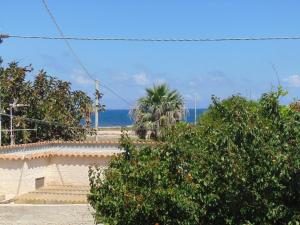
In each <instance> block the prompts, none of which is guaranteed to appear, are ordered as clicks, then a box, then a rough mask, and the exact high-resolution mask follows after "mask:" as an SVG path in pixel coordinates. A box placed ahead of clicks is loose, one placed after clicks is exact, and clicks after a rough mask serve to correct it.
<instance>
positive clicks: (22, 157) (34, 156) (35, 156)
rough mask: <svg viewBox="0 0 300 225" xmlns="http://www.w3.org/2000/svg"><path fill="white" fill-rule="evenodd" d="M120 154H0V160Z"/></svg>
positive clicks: (111, 154) (101, 156)
mask: <svg viewBox="0 0 300 225" xmlns="http://www.w3.org/2000/svg"><path fill="white" fill-rule="evenodd" d="M117 154H120V153H117V152H99V153H92V152H43V153H33V154H28V155H19V154H15V155H8V154H0V159H4V160H32V159H38V158H51V157H98V158H107V157H110V156H113V155H117Z"/></svg>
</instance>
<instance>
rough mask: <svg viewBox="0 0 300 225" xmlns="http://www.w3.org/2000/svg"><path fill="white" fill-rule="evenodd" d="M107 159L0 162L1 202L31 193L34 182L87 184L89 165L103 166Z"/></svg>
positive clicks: (43, 159)
mask: <svg viewBox="0 0 300 225" xmlns="http://www.w3.org/2000/svg"><path fill="white" fill-rule="evenodd" d="M109 160H110V157H103V158H98V157H70V156H62V157H53V158H38V159H32V160H4V159H0V196H1V195H4V196H5V199H10V198H12V197H14V196H17V195H21V194H24V193H28V192H30V191H34V190H35V179H37V178H41V177H44V178H45V185H88V184H89V182H88V168H89V165H93V164H98V165H100V166H102V167H106V166H107V164H108V161H109Z"/></svg>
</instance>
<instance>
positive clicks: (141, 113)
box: [131, 84, 185, 139]
mask: <svg viewBox="0 0 300 225" xmlns="http://www.w3.org/2000/svg"><path fill="white" fill-rule="evenodd" d="M184 113H185V112H184V102H183V98H182V96H181V95H180V94H179V93H178V92H177V91H176V90H170V89H169V87H168V86H167V85H166V84H161V85H154V86H153V87H152V88H147V89H146V96H145V97H142V98H140V99H139V100H138V103H137V106H136V107H135V108H134V109H133V110H132V111H131V115H132V117H133V119H134V127H135V130H136V133H137V135H138V136H139V137H140V138H145V137H146V135H147V134H149V136H150V137H151V138H154V139H156V138H158V137H161V136H163V134H162V133H163V131H164V128H166V127H168V126H170V125H172V124H175V123H176V122H178V121H180V120H181V119H182V118H183V116H184Z"/></svg>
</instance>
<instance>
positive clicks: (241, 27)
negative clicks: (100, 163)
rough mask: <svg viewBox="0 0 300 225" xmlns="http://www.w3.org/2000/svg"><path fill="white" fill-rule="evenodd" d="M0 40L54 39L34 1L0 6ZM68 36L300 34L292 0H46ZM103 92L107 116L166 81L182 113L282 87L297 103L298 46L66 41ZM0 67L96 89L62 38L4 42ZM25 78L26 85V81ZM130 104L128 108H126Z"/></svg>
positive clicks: (4, 0)
mask: <svg viewBox="0 0 300 225" xmlns="http://www.w3.org/2000/svg"><path fill="white" fill-rule="evenodd" d="M0 3H1V4H0V7H1V13H0V33H5V34H16V35H45V36H47V35H49V36H59V34H58V32H57V30H56V28H55V26H54V24H53V23H52V21H51V19H50V17H49V15H48V14H47V12H46V10H45V8H44V6H43V4H42V1H41V0H30V1H20V0H1V1H0ZM48 5H49V8H50V9H51V11H52V13H53V14H54V16H55V17H56V20H57V22H58V24H59V25H60V27H61V29H62V30H63V32H64V33H65V35H66V36H78V37H82V36H85V37H86V36H87V37H93V36H102V37H130V38H228V37H260V36H262V37H265V36H300V13H299V8H300V1H299V0H285V1H282V0H272V1H271V0H264V1H261V0H248V1H247V0H245V1H240V0H230V1H229V0H218V1H217V0H207V1H202V0H201V1H200V0H189V1H182V0H164V1H161V0H151V1H149V0H148V1H146V0H127V1H116V0H86V1H74V0H73V1H72V0H64V1H59V0H48ZM70 44H71V45H72V47H73V48H74V50H75V52H76V53H77V55H78V56H79V57H80V59H81V61H82V62H83V63H84V65H85V66H86V67H87V68H88V70H89V72H90V74H92V76H93V77H95V79H98V80H100V83H101V84H104V85H106V86H108V87H110V88H111V89H113V90H114V91H115V92H116V93H118V95H120V96H122V97H123V98H125V99H126V100H127V101H126V102H125V101H123V100H122V99H120V98H119V97H118V96H116V95H114V94H113V93H111V92H110V91H109V90H107V89H105V88H102V89H101V91H102V92H103V93H104V97H103V103H104V104H106V106H107V108H108V109H125V108H130V107H132V106H133V105H134V104H135V102H136V100H137V99H138V98H139V97H142V96H143V95H144V94H145V88H146V87H151V86H152V85H154V84H161V83H167V84H168V85H169V87H170V88H172V89H177V90H178V91H179V92H180V93H181V94H182V96H183V97H184V99H185V103H186V106H187V107H193V104H194V98H195V96H197V106H198V107H201V108H206V107H208V106H209V104H210V102H211V96H212V95H216V96H218V97H220V98H221V99H223V98H226V97H229V96H231V95H233V94H241V95H243V96H246V97H247V98H251V99H257V98H259V97H260V95H261V94H262V93H264V92H268V91H270V90H271V89H272V88H273V89H274V88H276V87H277V85H278V84H281V85H282V86H283V87H284V89H286V90H288V92H289V94H288V95H287V96H286V97H285V98H283V99H282V103H283V104H288V103H290V102H291V101H293V100H295V99H298V98H300V91H299V89H300V40H290V41H252V42H250V41H248V42H197V43H195V42H190V43H182V42H180V43H178V42H172V43H165V42H163V43H162V42H151V43H149V42H146V43H145V42H113V41H102V42H91V41H90V42H87V41H70ZM0 56H1V57H2V58H3V60H4V65H7V63H9V62H11V61H18V62H19V63H20V64H21V65H23V66H25V65H29V64H32V66H33V67H34V69H35V70H34V72H33V73H32V74H31V75H30V76H35V75H36V74H37V72H38V71H39V70H41V69H44V70H46V71H47V72H48V73H49V75H53V76H56V77H58V78H60V79H63V80H67V81H70V82H71V83H72V87H73V88H74V89H81V90H84V91H86V92H87V93H88V94H89V95H90V96H93V92H94V82H93V81H92V80H91V79H90V78H89V77H88V76H87V75H86V74H85V73H84V71H83V70H82V68H81V67H80V65H78V63H77V62H76V60H75V59H74V57H73V56H72V54H70V52H69V50H68V48H67V46H66V45H65V43H64V42H63V41H61V40H58V41H49V40H20V39H6V40H4V42H3V43H2V44H0ZM30 76H29V77H28V79H32V77H30ZM127 102H129V103H131V104H130V105H129V104H128V103H127Z"/></svg>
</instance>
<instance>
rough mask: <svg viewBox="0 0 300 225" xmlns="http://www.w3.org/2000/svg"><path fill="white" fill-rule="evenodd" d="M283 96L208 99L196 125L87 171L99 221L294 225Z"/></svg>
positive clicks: (297, 160)
mask: <svg viewBox="0 0 300 225" xmlns="http://www.w3.org/2000/svg"><path fill="white" fill-rule="evenodd" d="M283 94H284V92H283V91H282V90H281V89H279V90H278V91H276V92H274V91H272V92H270V93H266V94H264V95H262V97H261V98H260V100H259V101H249V100H247V99H245V98H243V97H241V96H238V95H237V96H232V97H230V98H228V99H226V100H224V101H220V100H218V99H217V98H215V97H213V99H212V104H211V106H210V108H209V110H208V111H207V112H206V114H205V115H204V116H203V117H201V118H200V120H199V124H198V125H197V126H193V125H188V124H185V123H179V124H177V125H175V126H173V127H170V128H169V129H168V131H167V133H166V135H165V137H164V142H163V143H161V144H157V145H154V146H143V147H136V146H134V145H133V144H132V143H131V140H130V139H128V138H127V137H126V135H124V136H123V138H122V141H121V143H122V147H123V148H124V150H125V152H124V153H123V154H122V155H119V156H117V157H115V158H114V159H113V160H112V161H111V162H110V165H109V167H108V168H107V169H106V170H101V169H100V168H97V167H96V168H95V167H93V168H91V169H90V174H89V176H90V186H91V195H90V196H89V202H90V204H91V205H92V207H93V208H94V209H95V211H96V214H95V216H96V217H95V218H96V220H97V221H101V222H107V223H109V224H125V225H126V224H128V225H129V224H153V225H154V224H299V223H300V151H299V147H300V139H299V138H300V126H299V125H300V114H299V112H297V111H295V110H292V109H290V108H286V107H282V106H280V104H279V98H280V96H281V95H283Z"/></svg>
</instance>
